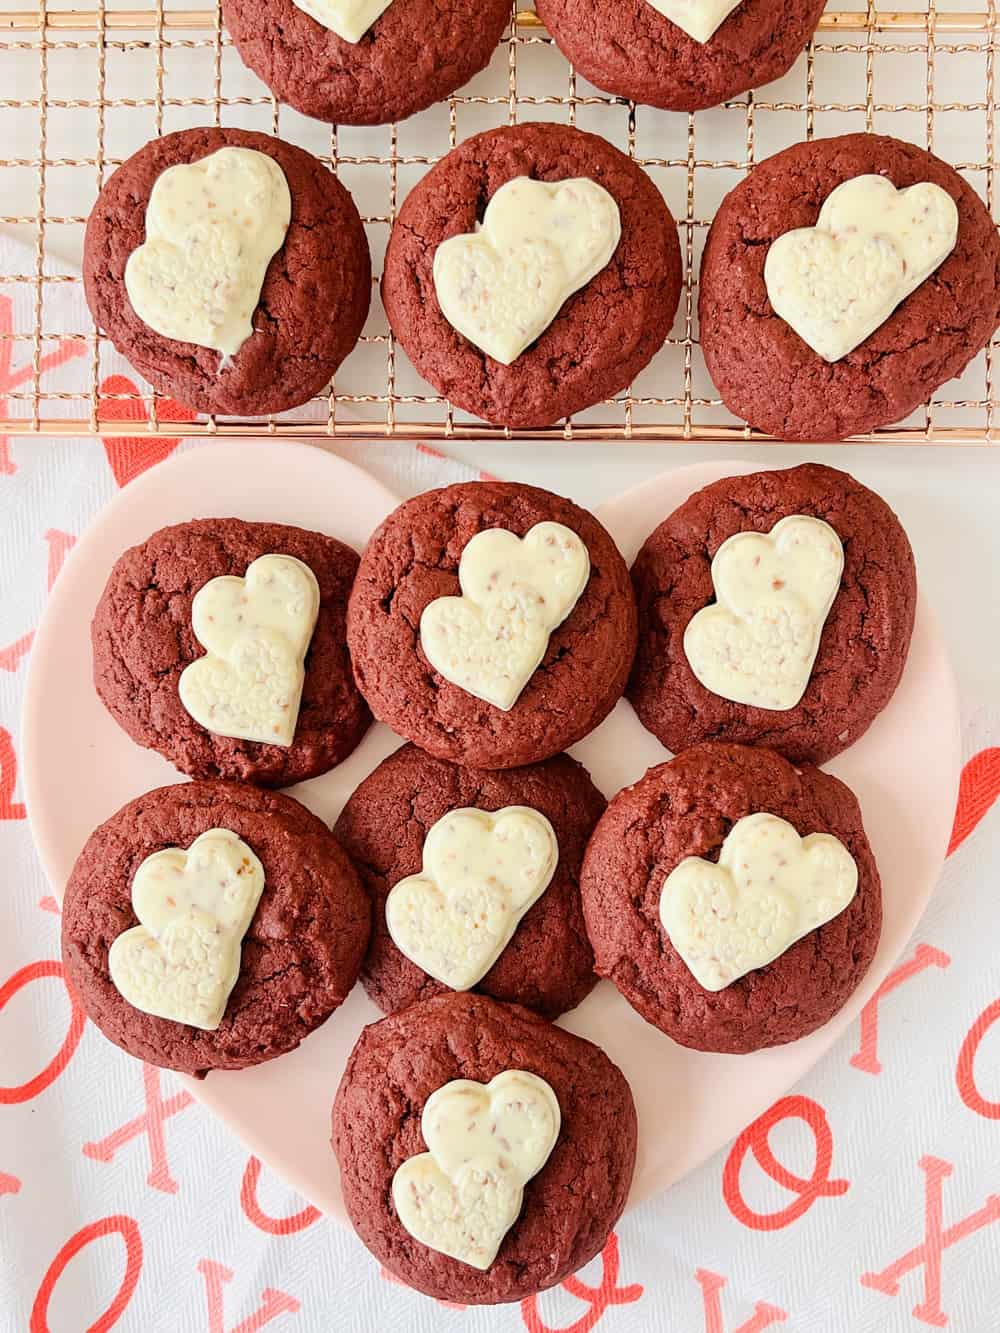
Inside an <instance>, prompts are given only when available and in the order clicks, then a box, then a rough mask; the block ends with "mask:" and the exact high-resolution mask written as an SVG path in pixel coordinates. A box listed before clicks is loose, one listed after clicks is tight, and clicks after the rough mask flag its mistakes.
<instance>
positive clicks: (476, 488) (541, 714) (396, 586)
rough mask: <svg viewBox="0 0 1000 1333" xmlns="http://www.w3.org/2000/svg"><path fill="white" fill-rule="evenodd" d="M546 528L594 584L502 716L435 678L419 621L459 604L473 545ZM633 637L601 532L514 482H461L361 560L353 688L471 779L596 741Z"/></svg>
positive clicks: (423, 501) (616, 562)
mask: <svg viewBox="0 0 1000 1333" xmlns="http://www.w3.org/2000/svg"><path fill="white" fill-rule="evenodd" d="M544 522H555V523H559V524H562V525H563V526H565V527H568V528H569V529H571V530H572V532H574V533H575V534H576V535H577V536H578V537H579V538H580V540H581V541H582V542H583V544H584V545H585V546H586V548H587V551H588V553H589V557H590V577H589V580H588V582H587V585H586V587H585V588H584V590H583V592H582V593H581V594H580V597H579V599H578V600H577V602H576V605H575V607H574V608H573V610H572V611H571V612H570V614H569V615H568V617H567V618H566V619H565V620H564V621H563V622H562V624H561V625H559V626H558V627H557V628H556V629H555V630H554V631H553V633H552V634H551V636H550V638H549V641H548V649H547V651H546V652H545V655H544V657H543V659H542V662H541V664H540V665H539V667H538V669H537V670H536V671H535V672H534V673H533V674H532V676H531V678H530V679H529V681H528V683H527V685H526V686H525V687H524V689H523V690H522V691H521V694H520V696H519V697H518V699H517V701H516V703H514V705H513V707H512V708H511V709H510V710H509V711H506V712H505V711H503V710H502V709H500V708H498V707H496V706H495V705H494V704H491V703H485V702H484V701H483V700H482V699H479V698H477V697H476V696H475V695H473V694H470V693H468V692H467V691H466V690H465V689H463V688H462V687H460V686H459V685H455V684H452V683H451V681H449V680H446V679H445V678H444V677H443V676H442V675H440V674H439V673H438V672H437V671H435V670H433V669H432V668H431V665H430V663H429V662H428V660H427V657H426V654H425V653H424V650H423V648H422V646H421V639H420V619H421V615H422V613H423V611H424V609H425V607H426V606H427V605H428V603H430V602H432V601H434V600H436V599H437V598H442V597H450V596H457V595H458V594H459V593H460V591H461V589H460V587H459V581H458V568H459V561H460V559H461V557H462V553H463V551H464V549H465V547H466V546H467V544H468V543H469V541H470V540H471V538H472V537H474V536H475V535H476V534H477V533H481V532H483V531H485V530H486V529H492V528H505V529H507V530H508V531H510V532H512V533H514V534H515V535H516V536H518V537H521V538H523V537H524V536H525V535H526V534H527V533H528V532H529V531H530V529H531V528H533V527H535V526H536V525H537V524H539V523H544ZM635 636H636V622H635V601H634V598H633V595H632V590H631V587H630V585H629V581H628V570H627V569H626V567H625V562H624V561H623V560H622V557H621V555H620V553H619V551H618V549H617V547H616V546H615V544H614V542H613V541H612V540H611V537H610V536H609V535H608V533H607V532H606V531H605V529H604V528H603V527H602V526H601V524H600V523H599V522H598V521H597V519H596V518H594V516H593V515H592V514H589V513H588V512H587V511H586V510H585V509H581V508H579V506H577V505H575V504H573V502H572V501H571V500H564V499H562V498H561V497H560V496H557V495H552V494H550V493H549V492H548V491H543V490H539V489H538V488H537V487H534V486H523V485H521V484H519V483H517V482H467V483H464V484H462V485H457V486H448V487H445V488H444V489H443V490H438V491H427V492H425V493H424V494H423V495H418V496H415V497H414V498H413V499H412V500H407V501H406V502H405V503H404V504H402V505H400V506H399V508H398V509H397V510H395V512H394V513H392V514H390V515H389V517H388V518H387V519H386V520H385V522H384V523H383V524H382V525H381V527H379V528H378V529H377V530H376V532H375V533H374V535H373V536H372V538H371V540H370V541H369V543H368V546H367V548H366V549H365V552H364V555H363V556H362V558H361V566H360V568H359V570H358V575H357V578H356V579H355V582H354V588H353V591H352V593H351V600H350V606H349V608H348V617H347V637H348V644H349V646H350V650H351V660H352V661H353V663H354V675H355V679H356V680H357V683H358V688H359V689H360V690H361V693H362V694H363V695H364V696H365V698H366V699H367V701H368V704H369V706H370V707H371V709H372V712H373V713H374V714H375V716H376V717H377V718H378V719H379V720H380V721H382V722H385V723H386V724H387V725H388V726H390V727H392V729H393V731H395V732H397V733H398V734H399V735H400V736H403V737H405V738H406V739H407V740H411V741H413V742H414V743H415V744H416V745H419V746H420V748H421V749H423V750H426V751H427V752H428V753H429V754H432V755H435V756H436V757H437V758H439V759H450V760H452V761H453V762H454V763H461V764H467V765H469V766H470V767H472V768H515V767H517V766H519V765H521V764H531V763H536V762H537V761H538V760H540V759H547V758H548V757H549V756H550V755H553V754H558V753H559V751H560V750H565V749H568V747H569V746H570V745H572V744H574V743H575V742H576V741H578V740H581V739H582V738H583V737H584V736H586V735H587V734H588V733H589V732H591V731H593V729H594V728H595V727H596V726H597V725H598V723H599V722H602V721H603V720H604V718H605V717H607V715H608V713H610V711H611V709H612V708H613V707H614V705H615V703H616V702H617V700H618V698H619V697H620V695H621V692H622V690H623V688H624V685H625V680H626V678H627V676H628V672H629V667H630V666H631V663H632V656H633V654H634V652H635Z"/></svg>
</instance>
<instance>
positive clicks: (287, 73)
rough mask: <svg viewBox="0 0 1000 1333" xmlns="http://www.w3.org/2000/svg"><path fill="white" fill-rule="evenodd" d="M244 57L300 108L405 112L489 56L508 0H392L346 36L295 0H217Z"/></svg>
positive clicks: (448, 89) (450, 87)
mask: <svg viewBox="0 0 1000 1333" xmlns="http://www.w3.org/2000/svg"><path fill="white" fill-rule="evenodd" d="M222 16H223V19H224V21H225V24H226V27H227V28H228V30H229V33H230V36H231V37H232V39H233V41H234V42H235V44H236V49H237V50H238V51H239V53H240V56H241V57H242V58H243V61H244V63H245V64H246V65H249V67H250V68H251V69H252V70H253V72H254V73H255V74H256V75H258V77H259V78H261V79H263V81H264V82H265V83H266V84H267V86H268V87H269V88H270V89H271V91H272V92H273V93H274V95H275V97H277V98H279V99H280V100H281V101H282V102H287V103H288V105H289V106H293V107H295V109H296V110H297V111H301V112H302V114H303V115H305V116H315V117H316V119H317V120H329V121H335V122H338V123H339V124H341V125H382V124H386V123H388V122H389V121H391V120H404V119H405V118H406V117H407V116H412V115H413V114H414V112H416V111H423V109H424V108H425V107H428V106H430V105H431V104H432V103H434V102H440V101H441V100H442V99H443V98H445V97H447V96H448V95H449V94H450V93H453V92H455V90H456V89H458V88H461V86H462V85H463V84H464V83H467V82H468V81H469V79H471V78H472V76H473V75H474V74H478V72H479V71H480V70H481V69H485V67H486V66H487V65H488V64H489V62H490V57H491V56H492V55H493V52H494V51H495V50H496V48H497V44H498V43H499V41H500V38H501V36H502V35H503V30H504V27H505V26H506V24H507V21H508V19H509V18H510V5H509V4H507V3H506V0H392V3H391V4H390V5H389V7H388V8H387V9H386V10H384V11H383V13H382V14H381V15H380V16H379V17H378V18H377V19H376V20H375V22H374V23H373V24H372V26H371V27H370V28H369V29H368V31H367V32H366V33H365V34H364V36H363V37H362V38H361V40H360V41H359V42H347V41H345V40H344V39H343V38H342V37H338V36H337V34H336V33H335V32H332V31H331V30H330V29H329V28H326V27H324V26H323V24H321V23H318V22H317V21H316V20H315V19H314V18H311V17H310V16H309V15H308V14H306V13H305V12H304V11H303V10H301V9H300V8H299V7H298V6H297V5H296V4H294V3H293V0H266V2H265V4H264V5H263V6H262V5H260V4H259V3H254V0H223V5H222Z"/></svg>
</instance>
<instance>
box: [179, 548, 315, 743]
mask: <svg viewBox="0 0 1000 1333" xmlns="http://www.w3.org/2000/svg"><path fill="white" fill-rule="evenodd" d="M319 600H320V597H319V584H318V583H317V582H316V576H315V574H314V573H313V572H312V570H311V569H310V568H309V566H308V565H304V564H303V563H302V561H301V560H296V559H295V557H294V556H291V555H262V556H260V557H258V559H256V560H255V561H254V562H253V563H252V564H251V565H250V566H249V567H248V569H247V572H246V577H245V578H242V579H241V578H237V577H232V576H228V575H227V576H224V577H222V578H217V579H210V580H209V582H208V583H206V584H205V585H204V586H203V587H202V588H199V589H198V592H197V593H196V594H195V597H194V601H193V602H192V603H191V627H192V629H193V630H194V633H195V637H196V638H197V640H198V642H199V643H200V644H202V645H203V647H204V648H205V649H206V650H207V651H206V653H205V656H204V657H199V658H197V659H196V660H195V661H194V662H192V663H190V665H189V666H186V667H185V668H184V670H183V671H182V672H181V677H180V680H179V682H178V692H179V694H180V698H181V703H182V704H183V705H184V707H185V708H186V709H187V711H188V712H189V713H190V714H191V716H192V717H193V718H194V720H195V721H196V722H198V723H200V724H201V725H202V726H203V727H205V728H206V730H208V731H211V732H214V733H215V734H216V735H217V736H233V737H236V738H237V739H238V740H246V741H260V742H261V743H263V744H268V745H291V743H292V741H293V739H294V737H295V727H296V723H297V722H298V716H299V703H300V701H301V698H302V683H303V681H304V679H305V665H304V664H305V656H306V653H307V652H308V650H309V642H310V640H311V639H312V633H313V630H314V629H315V627H316V617H317V615H318V614H319Z"/></svg>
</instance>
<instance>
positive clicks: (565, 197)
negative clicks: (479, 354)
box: [434, 176, 621, 366]
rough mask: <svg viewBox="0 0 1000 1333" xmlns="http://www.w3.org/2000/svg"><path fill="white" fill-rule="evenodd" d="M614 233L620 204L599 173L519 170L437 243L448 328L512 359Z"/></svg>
mask: <svg viewBox="0 0 1000 1333" xmlns="http://www.w3.org/2000/svg"><path fill="white" fill-rule="evenodd" d="M620 239H621V217H620V215H619V212H618V205H617V204H616V203H615V201H614V199H613V198H612V196H611V195H610V194H609V193H608V192H607V190H605V189H604V187H603V186H601V185H598V184H597V183H596V181H592V180H588V179H586V178H585V177H583V178H579V179H573V180H565V181H557V182H555V183H554V184H550V183H548V182H546V181H536V180H532V179H531V178H530V177H528V176H517V177H515V178H514V179H513V180H510V181H507V183H506V184H505V185H501V187H500V189H499V190H497V192H496V194H494V195H493V197H492V198H491V199H490V201H489V203H488V204H487V206H486V212H485V214H484V216H483V221H482V225H481V226H478V227H477V230H476V231H474V232H472V233H466V234H464V235H461V236H450V237H449V238H448V239H447V240H446V241H442V242H441V244H440V245H439V246H438V248H437V250H436V251H435V252H434V290H435V292H436V293H437V298H438V304H439V305H440V306H441V310H442V312H443V313H444V317H445V319H447V320H448V322H449V324H451V325H452V327H453V328H456V329H457V330H458V332H459V333H461V334H463V335H464V336H465V337H466V338H468V339H469V341H470V342H471V343H474V344H475V345H476V347H478V348H480V350H482V351H484V352H485V353H486V354H487V356H491V357H492V358H493V359H494V361H500V362H501V363H502V364H503V365H505V366H509V365H510V364H511V363H512V362H513V361H516V360H517V358H518V357H519V356H520V355H521V353H522V352H523V351H524V349H525V348H526V347H528V346H529V345H530V344H531V343H533V342H534V341H535V339H536V338H538V337H540V336H541V335H542V334H543V333H544V332H545V330H546V329H547V328H548V327H549V325H550V324H551V323H552V321H553V320H554V319H555V317H556V315H557V314H558V313H559V310H560V309H561V307H562V305H563V302H564V301H565V300H566V299H567V298H568V297H569V296H572V294H573V293H574V292H576V291H579V289H580V288H581V287H585V286H586V285H587V283H588V282H589V281H590V280H591V278H593V277H595V276H596V274H598V273H600V271H601V269H602V268H604V267H605V266H606V264H607V263H608V261H609V260H610V258H611V256H612V255H613V254H614V252H615V250H616V249H617V248H618V242H619V240H620Z"/></svg>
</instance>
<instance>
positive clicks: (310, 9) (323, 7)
mask: <svg viewBox="0 0 1000 1333" xmlns="http://www.w3.org/2000/svg"><path fill="white" fill-rule="evenodd" d="M292 2H293V4H295V5H297V6H298V8H299V9H301V10H302V12H303V13H304V14H308V15H309V17H310V18H312V19H315V20H316V22H317V23H321V24H322V25H323V27H324V28H329V29H330V31H331V32H335V33H336V34H337V36H338V37H343V39H344V41H345V42H353V43H356V42H360V41H361V38H362V37H363V36H364V35H365V33H366V32H367V31H368V29H369V28H370V27H371V26H372V24H373V23H374V22H375V20H376V19H377V18H378V17H379V16H380V15H381V14H384V13H385V11H386V10H387V9H388V8H389V6H390V4H391V3H392V0H292Z"/></svg>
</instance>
